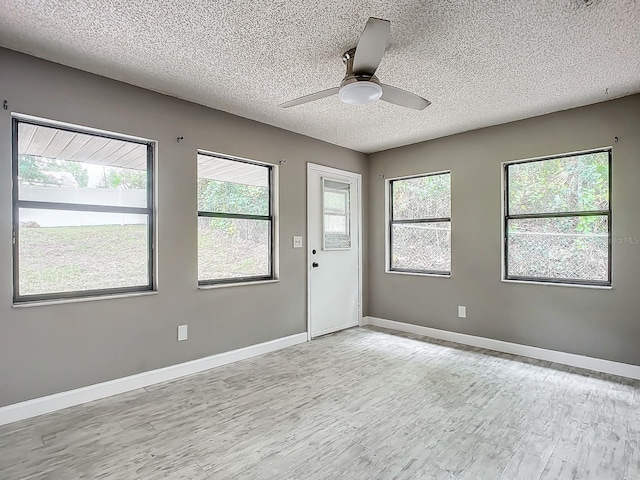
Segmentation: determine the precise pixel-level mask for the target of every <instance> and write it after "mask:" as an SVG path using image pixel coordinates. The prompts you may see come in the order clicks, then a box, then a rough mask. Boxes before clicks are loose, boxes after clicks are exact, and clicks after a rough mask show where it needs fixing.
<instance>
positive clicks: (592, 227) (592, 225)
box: [504, 150, 611, 285]
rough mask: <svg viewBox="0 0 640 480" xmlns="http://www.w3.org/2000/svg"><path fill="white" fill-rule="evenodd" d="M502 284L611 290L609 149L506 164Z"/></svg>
mask: <svg viewBox="0 0 640 480" xmlns="http://www.w3.org/2000/svg"><path fill="white" fill-rule="evenodd" d="M504 175H505V177H504V178H505V207H504V210H505V217H504V232H505V238H504V245H505V248H504V263H505V269H504V270H505V279H507V280H525V281H536V282H552V283H567V284H577V285H611V242H610V235H611V204H610V195H611V150H599V151H591V152H587V153H581V154H571V155H562V156H557V157H551V158H545V159H541V160H529V161H523V162H515V163H509V164H505V166H504Z"/></svg>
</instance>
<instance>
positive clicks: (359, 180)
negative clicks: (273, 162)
mask: <svg viewBox="0 0 640 480" xmlns="http://www.w3.org/2000/svg"><path fill="white" fill-rule="evenodd" d="M311 170H315V171H318V172H322V173H328V174H330V175H331V174H333V175H341V176H345V177H350V178H353V179H354V180H355V181H356V198H357V199H358V211H357V212H356V217H357V219H358V325H359V326H362V174H360V173H356V172H350V171H349V170H340V169H339V168H333V167H327V166H325V165H319V164H317V163H310V162H307V258H306V261H307V341H308V342H310V341H311V241H310V239H311V237H310V235H309V230H310V225H309V224H310V219H311V216H310V213H311V212H310V204H311V198H310V194H309V172H310V171H311Z"/></svg>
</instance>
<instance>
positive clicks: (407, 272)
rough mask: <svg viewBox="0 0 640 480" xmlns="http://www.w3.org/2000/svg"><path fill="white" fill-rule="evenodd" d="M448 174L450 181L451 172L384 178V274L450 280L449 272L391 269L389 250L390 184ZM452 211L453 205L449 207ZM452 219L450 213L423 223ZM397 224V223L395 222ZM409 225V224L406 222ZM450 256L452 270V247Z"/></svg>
mask: <svg viewBox="0 0 640 480" xmlns="http://www.w3.org/2000/svg"><path fill="white" fill-rule="evenodd" d="M446 174H448V175H449V177H450V179H451V177H452V174H451V170H439V171H436V172H427V173H418V174H413V175H404V176H399V177H392V178H385V182H384V187H385V188H384V192H385V218H384V220H385V221H384V223H385V242H384V244H385V258H384V269H385V273H391V274H396V275H414V276H423V277H435V278H451V270H450V271H448V272H439V271H434V270H410V269H394V268H391V258H392V257H391V255H392V251H391V250H392V249H391V225H392V224H393V223H394V221H393V212H392V208H393V199H392V195H391V188H392V183H393V182H395V181H398V180H410V179H412V178H420V177H432V176H436V175H446ZM452 197H453V194H451V196H450V201H451V198H452ZM451 207H452V209H453V205H452V206H451ZM452 218H453V211H452V213H451V216H450V217H443V218H439V219H425V220H423V221H426V222H444V221H448V222H449V223H451V222H452ZM396 223H397V221H396ZM407 223H409V222H407ZM451 235H452V236H453V228H452V232H451ZM450 256H451V269H453V245H452V246H451V249H450Z"/></svg>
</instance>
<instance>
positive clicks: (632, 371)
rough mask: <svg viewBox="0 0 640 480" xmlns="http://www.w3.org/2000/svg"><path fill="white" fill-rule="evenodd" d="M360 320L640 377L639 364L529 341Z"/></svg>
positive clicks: (497, 350)
mask: <svg viewBox="0 0 640 480" xmlns="http://www.w3.org/2000/svg"><path fill="white" fill-rule="evenodd" d="M363 324H366V325H374V326H376V327H382V328H388V329H391V330H398V331H401V332H407V333H413V334H416V335H424V336H425V337H432V338H438V339H440V340H448V341H450V342H455V343H461V344H463V345H471V346H473V347H481V348H486V349H487V350H494V351H496V352H504V353H511V354H513V355H520V356H522V357H529V358H536V359H538V360H547V361H549V362H555V363H561V364H563V365H570V366H572V367H579V368H584V369H587V370H593V371H595V372H601V373H609V374H612V375H618V376H621V377H627V378H633V379H636V380H640V366H638V365H630V364H628V363H619V362H612V361H611V360H603V359H601V358H593V357H586V356H584V355H576V354H574V353H565V352H558V351H556V350H547V349H546V348H539V347H531V346H529V345H521V344H518V343H510V342H503V341H502V340H494V339H492V338H485V337H476V336H474V335H467V334H464V333H456V332H449V331H447V330H439V329H437V328H430V327H423V326H421V325H413V324H410V323H403V322H395V321H393V320H385V319H383V318H376V317H365V318H364V322H363Z"/></svg>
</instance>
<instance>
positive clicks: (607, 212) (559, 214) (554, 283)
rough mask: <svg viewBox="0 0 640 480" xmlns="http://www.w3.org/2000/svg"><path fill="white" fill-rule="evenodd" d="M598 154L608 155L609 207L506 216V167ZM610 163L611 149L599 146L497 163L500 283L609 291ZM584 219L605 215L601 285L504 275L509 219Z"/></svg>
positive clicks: (610, 275)
mask: <svg viewBox="0 0 640 480" xmlns="http://www.w3.org/2000/svg"><path fill="white" fill-rule="evenodd" d="M599 152H607V153H608V154H609V208H608V209H607V210H602V211H600V210H598V211H580V212H568V211H564V212H554V213H540V214H530V215H529V214H528V215H510V214H509V211H508V205H509V204H508V202H509V190H508V189H509V180H508V175H509V173H508V168H509V166H510V165H515V164H521V163H533V162H541V161H545V160H554V159H557V158H565V157H575V156H579V155H588V154H590V153H599ZM612 163H613V149H612V147H611V146H608V147H599V148H593V149H589V150H580V151H576V152H568V153H561V154H556V155H546V156H542V157H533V158H526V159H521V160H512V161H508V162H503V163H502V164H501V170H502V171H501V175H502V209H501V210H502V213H501V215H502V260H501V263H502V268H501V270H502V273H501V281H502V282H505V283H522V284H532V285H550V286H564V287H579V288H597V289H611V288H612V285H613V282H612V277H613V275H612V266H613V260H612V244H613V242H612V233H611V232H612V222H611V217H612V206H611V200H612V195H613V194H612V192H613V188H612V179H613V177H612ZM574 214H575V216H584V215H602V216H607V218H608V222H607V226H608V235H609V242H608V255H607V261H608V279H607V281H605V282H602V281H589V280H576V279H563V278H550V277H521V276H513V275H509V274H508V255H509V251H508V250H509V249H508V238H507V232H508V229H507V223H508V220H509V219H513V218H558V217H563V216H564V217H566V216H574Z"/></svg>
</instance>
